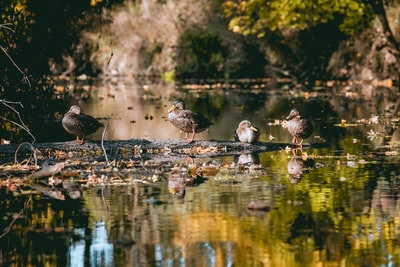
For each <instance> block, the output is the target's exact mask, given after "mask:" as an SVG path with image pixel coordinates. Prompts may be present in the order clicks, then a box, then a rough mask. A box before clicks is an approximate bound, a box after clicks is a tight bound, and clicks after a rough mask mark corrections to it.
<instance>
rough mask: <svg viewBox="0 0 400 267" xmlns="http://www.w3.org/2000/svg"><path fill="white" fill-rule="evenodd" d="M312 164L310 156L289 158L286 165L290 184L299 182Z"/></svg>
mask: <svg viewBox="0 0 400 267" xmlns="http://www.w3.org/2000/svg"><path fill="white" fill-rule="evenodd" d="M313 166H314V160H313V159H311V158H307V159H303V158H299V157H293V158H291V159H290V160H289V162H288V165H287V169H288V175H289V180H290V182H291V183H292V184H297V183H298V182H300V180H301V178H302V176H303V175H304V174H306V173H309V172H310V171H311V169H312V167H313Z"/></svg>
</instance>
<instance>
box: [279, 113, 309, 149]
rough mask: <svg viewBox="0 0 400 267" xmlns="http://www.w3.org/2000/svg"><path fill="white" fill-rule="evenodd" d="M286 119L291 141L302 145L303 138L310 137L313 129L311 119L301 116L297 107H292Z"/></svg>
mask: <svg viewBox="0 0 400 267" xmlns="http://www.w3.org/2000/svg"><path fill="white" fill-rule="evenodd" d="M286 119H287V120H288V122H287V128H288V131H289V133H290V134H291V135H292V136H293V140H292V143H293V144H296V145H298V146H302V143H303V140H304V139H306V138H308V137H310V136H311V135H312V133H313V131H314V127H313V125H312V123H311V121H309V120H307V119H305V118H302V117H301V115H300V112H299V111H298V110H297V109H292V110H291V111H290V114H289V116H287V117H286ZM298 140H300V142H299V143H298Z"/></svg>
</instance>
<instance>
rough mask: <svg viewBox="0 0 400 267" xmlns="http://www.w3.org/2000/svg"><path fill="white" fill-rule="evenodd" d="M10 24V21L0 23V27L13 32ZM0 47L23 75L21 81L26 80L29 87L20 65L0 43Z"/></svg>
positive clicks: (29, 83) (27, 80) (27, 79)
mask: <svg viewBox="0 0 400 267" xmlns="http://www.w3.org/2000/svg"><path fill="white" fill-rule="evenodd" d="M11 27H12V24H11V23H6V24H0V29H1V28H4V29H6V30H9V31H11V32H13V33H15V31H14V30H13V29H12V28H11ZM0 49H1V50H2V51H3V53H4V54H5V55H6V57H7V58H8V60H10V62H11V63H12V64H13V65H14V67H15V68H16V69H17V70H18V71H19V72H20V73H21V74H22V76H23V79H22V80H23V81H24V82H26V83H27V84H28V85H29V87H31V82H30V81H29V78H28V75H26V74H25V72H23V71H22V70H21V68H20V67H18V65H17V63H15V61H14V60H13V59H12V57H11V56H10V55H9V54H8V53H7V51H6V49H5V48H4V47H3V46H1V45H0Z"/></svg>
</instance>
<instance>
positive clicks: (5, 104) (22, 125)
mask: <svg viewBox="0 0 400 267" xmlns="http://www.w3.org/2000/svg"><path fill="white" fill-rule="evenodd" d="M0 103H1V104H3V105H4V106H6V107H8V108H9V109H11V110H12V111H14V112H15V113H16V114H17V116H18V119H19V123H18V122H15V121H12V120H9V119H7V118H6V117H2V116H0V119H3V120H5V121H9V122H11V123H13V124H15V125H17V126H18V127H20V128H22V129H23V130H24V131H26V132H27V133H28V134H29V135H30V136H31V137H32V143H35V141H36V138H35V137H34V136H33V134H32V133H31V132H30V130H29V128H28V127H27V126H26V125H25V123H24V121H23V120H22V118H21V114H20V113H19V112H18V111H17V110H16V109H15V108H13V107H12V106H10V104H17V105H20V106H21V107H24V106H23V105H22V103H21V102H11V101H6V100H2V99H0Z"/></svg>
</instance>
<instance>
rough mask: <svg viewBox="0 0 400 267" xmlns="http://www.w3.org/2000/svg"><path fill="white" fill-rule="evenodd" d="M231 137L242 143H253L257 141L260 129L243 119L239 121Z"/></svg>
mask: <svg viewBox="0 0 400 267" xmlns="http://www.w3.org/2000/svg"><path fill="white" fill-rule="evenodd" d="M233 137H234V138H235V140H236V141H240V142H242V143H253V142H257V141H258V138H259V137H260V131H259V129H258V128H257V127H255V126H254V125H253V124H252V123H251V122H250V121H248V120H243V121H241V122H240V123H239V126H238V127H237V129H236V130H235V132H234V134H233Z"/></svg>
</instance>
